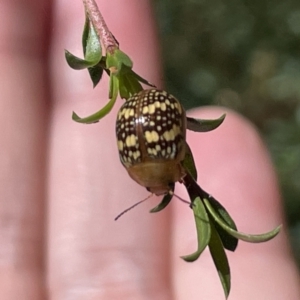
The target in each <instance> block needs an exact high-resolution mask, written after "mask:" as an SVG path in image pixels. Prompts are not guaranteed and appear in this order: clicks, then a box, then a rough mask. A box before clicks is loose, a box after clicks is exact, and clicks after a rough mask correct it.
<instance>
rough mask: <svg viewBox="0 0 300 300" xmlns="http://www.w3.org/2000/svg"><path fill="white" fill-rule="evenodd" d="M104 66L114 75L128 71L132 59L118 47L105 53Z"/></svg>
mask: <svg viewBox="0 0 300 300" xmlns="http://www.w3.org/2000/svg"><path fill="white" fill-rule="evenodd" d="M106 68H107V69H109V70H110V72H111V73H113V74H114V75H116V76H119V75H121V74H124V73H126V72H128V70H129V69H131V68H132V61H131V59H130V58H129V56H128V55H127V54H125V53H124V52H122V51H121V50H120V49H115V51H114V52H113V53H107V54H106Z"/></svg>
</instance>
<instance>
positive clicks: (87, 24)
mask: <svg viewBox="0 0 300 300" xmlns="http://www.w3.org/2000/svg"><path fill="white" fill-rule="evenodd" d="M89 32H90V20H89V17H88V15H87V14H85V22H84V27H83V32H82V38H81V42H82V48H83V54H84V55H85V49H86V45H87V40H88V36H89Z"/></svg>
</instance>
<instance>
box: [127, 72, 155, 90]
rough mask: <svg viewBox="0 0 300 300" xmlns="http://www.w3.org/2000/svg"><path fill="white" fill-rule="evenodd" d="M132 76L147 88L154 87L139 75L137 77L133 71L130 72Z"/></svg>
mask: <svg viewBox="0 0 300 300" xmlns="http://www.w3.org/2000/svg"><path fill="white" fill-rule="evenodd" d="M132 75H133V76H134V77H135V78H136V79H137V80H138V81H139V82H141V83H144V84H146V85H148V86H151V87H156V86H155V85H154V84H152V83H150V82H149V81H147V80H146V79H144V78H143V77H141V76H140V75H138V74H137V73H135V72H134V71H133V70H132Z"/></svg>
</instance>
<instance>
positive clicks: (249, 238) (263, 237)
mask: <svg viewBox="0 0 300 300" xmlns="http://www.w3.org/2000/svg"><path fill="white" fill-rule="evenodd" d="M204 203H205V206H206V208H207V209H208V211H209V212H210V214H211V215H212V216H213V218H214V220H215V221H216V222H217V223H218V224H219V225H220V226H221V227H222V228H223V229H224V230H225V231H226V232H228V233H229V234H231V235H232V236H234V237H235V238H237V239H240V240H242V241H245V242H249V243H262V242H266V241H269V240H271V239H273V238H274V237H275V236H276V235H277V234H278V233H279V231H280V228H281V225H280V226H278V227H276V228H274V229H273V230H271V231H269V232H266V233H263V234H246V233H242V232H239V231H236V230H234V229H232V228H230V227H229V226H228V225H227V224H226V223H225V222H224V221H223V220H221V219H220V218H219V217H218V214H217V212H216V211H215V210H214V208H213V206H212V205H211V204H210V202H209V201H208V200H207V199H204Z"/></svg>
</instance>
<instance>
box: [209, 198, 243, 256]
mask: <svg viewBox="0 0 300 300" xmlns="http://www.w3.org/2000/svg"><path fill="white" fill-rule="evenodd" d="M207 201H209V203H210V205H211V206H212V207H213V208H214V210H215V213H216V217H218V218H219V219H221V220H222V222H225V223H226V224H227V225H228V226H229V227H230V228H232V229H234V230H237V227H236V225H235V222H234V221H233V219H232V218H231V217H230V215H229V213H228V212H227V210H226V209H225V208H224V207H223V206H222V205H221V204H220V203H219V202H218V201H217V200H216V199H214V198H213V197H211V196H210V197H209V198H207ZM204 205H206V202H204ZM208 212H209V213H210V211H209V209H208ZM211 216H212V217H214V216H213V215H211ZM214 225H215V227H216V230H217V231H218V234H219V236H220V238H221V240H222V243H223V246H224V247H225V248H226V249H227V250H230V251H235V249H236V247H237V245H238V239H237V238H235V237H234V236H232V235H231V234H229V233H228V232H227V231H226V230H224V229H223V227H221V226H220V225H219V224H218V223H215V224H214Z"/></svg>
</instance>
